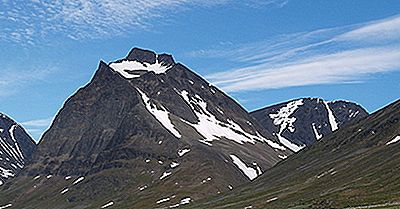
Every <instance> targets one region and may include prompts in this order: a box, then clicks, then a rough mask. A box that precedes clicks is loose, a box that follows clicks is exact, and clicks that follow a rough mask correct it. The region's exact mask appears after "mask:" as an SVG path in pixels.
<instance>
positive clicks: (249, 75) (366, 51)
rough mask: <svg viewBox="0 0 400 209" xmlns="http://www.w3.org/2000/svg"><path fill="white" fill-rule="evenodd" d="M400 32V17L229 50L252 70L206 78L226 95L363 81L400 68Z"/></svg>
mask: <svg viewBox="0 0 400 209" xmlns="http://www.w3.org/2000/svg"><path fill="white" fill-rule="evenodd" d="M399 28H400V17H399V16H395V17H391V18H387V19H383V20H378V21H374V22H368V23H364V24H358V25H352V26H343V27H338V28H328V29H322V30H317V31H312V32H307V33H298V34H295V35H290V34H289V35H286V37H288V38H278V40H277V41H273V43H274V44H269V45H268V42H267V43H265V44H266V45H267V46H265V47H263V46H258V48H253V49H255V50H254V51H252V48H251V47H243V48H238V49H239V50H233V51H232V52H229V53H231V54H235V53H236V58H237V57H239V59H238V61H239V62H244V63H249V64H250V66H247V67H242V68H238V69H232V70H226V71H223V72H218V73H214V74H210V75H207V76H206V78H207V79H208V80H210V81H211V82H212V83H214V84H216V85H218V86H219V87H220V88H222V89H223V90H225V91H227V92H237V91H251V90H261V89H277V88H287V87H294V86H307V85H321V84H337V83H355V82H356V83H358V82H365V81H366V79H368V78H371V76H373V75H374V74H377V73H385V72H391V71H396V70H400V35H399V34H400V31H399V30H400V29H399ZM379 31H383V32H384V33H383V35H380V33H379ZM282 37H284V36H282ZM290 37H295V38H293V39H292V40H290ZM310 40H311V41H310ZM360 42H362V44H360ZM269 43H271V42H269ZM255 45H256V44H255ZM258 45H260V44H259V43H258ZM276 46H278V47H276ZM249 49H250V50H249ZM263 50H265V51H263ZM213 53H216V52H213Z"/></svg>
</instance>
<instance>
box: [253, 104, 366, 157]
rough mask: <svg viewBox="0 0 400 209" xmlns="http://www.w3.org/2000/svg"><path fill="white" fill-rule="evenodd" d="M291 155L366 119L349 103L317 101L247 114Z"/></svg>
mask: <svg viewBox="0 0 400 209" xmlns="http://www.w3.org/2000/svg"><path fill="white" fill-rule="evenodd" d="M250 114H251V116H253V117H254V118H255V119H256V120H258V122H259V123H260V124H261V125H262V126H263V127H264V128H266V129H267V130H268V131H270V132H272V133H273V134H274V135H275V136H276V138H277V139H278V140H279V141H280V142H282V143H283V144H285V145H286V146H287V147H289V148H290V149H291V150H292V151H295V152H297V151H299V150H301V149H302V148H304V147H305V146H308V145H311V144H313V143H315V142H316V141H318V140H319V139H321V138H322V137H323V136H326V135H328V134H330V133H332V132H333V131H336V130H337V129H338V128H340V127H342V126H344V125H345V124H346V123H349V122H356V121H358V120H360V119H361V118H363V117H365V116H367V115H368V113H367V112H366V111H365V109H364V108H362V107H361V106H360V105H357V104H355V103H352V102H347V101H333V102H326V101H324V100H322V99H318V98H304V99H298V100H293V101H289V102H285V103H281V104H277V105H273V106H270V107H266V108H263V109H260V110H256V111H254V112H252V113H250Z"/></svg>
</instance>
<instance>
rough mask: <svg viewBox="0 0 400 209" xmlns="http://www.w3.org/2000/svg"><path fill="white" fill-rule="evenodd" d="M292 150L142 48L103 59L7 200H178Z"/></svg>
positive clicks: (251, 175)
mask: <svg viewBox="0 0 400 209" xmlns="http://www.w3.org/2000/svg"><path fill="white" fill-rule="evenodd" d="M291 153H292V152H291V151H290V150H289V149H287V148H286V147H285V146H283V145H282V144H281V143H279V142H278V141H276V140H275V139H274V136H272V134H270V133H268V132H266V131H265V130H264V129H263V128H262V127H261V126H260V125H258V123H257V122H256V121H255V120H254V119H253V118H252V117H251V116H250V115H249V114H248V113H247V112H246V111H245V110H244V109H243V108H242V107H241V106H240V105H238V104H237V103H236V102H235V101H234V100H232V99H231V98H229V97H228V96H227V95H225V94H224V93H223V92H221V91H220V90H218V89H217V88H216V87H214V86H211V85H210V84H209V83H208V82H207V81H205V80H204V79H202V78H201V77H199V76H198V75H196V74H195V73H193V72H192V71H191V70H189V69H188V68H186V67H185V66H184V65H182V64H179V63H175V61H174V60H173V58H172V57H171V56H170V55H166V54H161V55H157V54H155V53H154V52H151V51H147V50H142V49H137V48H135V49H133V50H132V51H131V52H130V53H129V54H128V56H127V57H126V58H125V59H122V60H118V61H116V62H113V63H110V64H106V63H104V62H101V63H100V65H99V68H98V70H97V72H96V73H95V75H94V77H93V79H92V80H91V81H90V82H89V84H87V85H86V86H85V87H83V88H81V89H79V90H78V92H77V93H76V94H75V95H73V96H72V97H71V98H69V99H68V100H67V101H66V102H65V104H64V106H63V107H62V109H61V110H60V111H59V113H58V114H57V116H56V118H55V120H54V122H53V124H52V125H51V127H50V129H49V130H48V131H47V132H46V133H45V134H44V135H43V137H42V139H41V141H40V143H39V146H38V150H37V152H35V154H34V156H33V157H32V162H31V163H30V164H29V165H28V166H27V167H26V169H24V172H23V175H21V176H20V177H18V179H17V180H16V181H13V182H12V184H10V185H8V187H7V188H6V189H4V190H3V191H1V192H0V193H1V195H0V196H1V197H0V203H4V204H8V203H10V204H13V205H15V207H18V208H41V207H42V208H43V207H50V208H99V207H101V206H104V205H107V204H111V202H112V205H113V208H162V207H170V206H175V207H178V206H181V205H184V204H188V203H191V201H193V200H197V199H200V198H203V197H207V196H210V195H219V194H222V193H225V192H227V191H229V190H231V189H233V188H235V187H236V186H238V185H240V184H243V183H246V182H250V181H251V180H253V179H255V178H256V177H258V176H259V175H261V174H262V173H264V172H265V171H266V170H268V169H269V168H271V167H272V166H273V165H275V164H276V163H277V162H278V161H280V160H281V159H282V158H286V156H288V155H290V154H291ZM17 191H18V192H17ZM3 194H5V195H3Z"/></svg>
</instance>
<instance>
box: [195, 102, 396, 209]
mask: <svg viewBox="0 0 400 209" xmlns="http://www.w3.org/2000/svg"><path fill="white" fill-rule="evenodd" d="M399 121H400V102H399V101H397V102H396V103H394V104H392V105H390V106H388V107H387V108H384V109H383V110H381V111H378V112H376V113H374V114H373V115H371V116H369V117H367V118H365V119H364V120H362V121H360V122H359V123H357V124H352V125H349V126H347V127H346V128H343V129H340V130H339V131H337V132H335V133H333V134H331V135H329V136H327V137H326V138H324V139H323V140H322V141H321V142H319V143H316V144H315V145H314V146H312V147H310V148H306V149H305V150H303V151H301V152H300V153H298V154H296V155H293V156H291V157H289V158H288V159H287V160H285V161H283V162H281V163H279V164H278V165H277V166H275V167H274V168H272V169H271V170H270V171H269V172H267V173H266V174H265V175H263V176H261V177H260V178H259V179H257V180H256V181H254V182H252V183H251V184H249V185H248V186H245V187H243V188H241V189H238V190H235V191H234V192H232V193H230V194H228V195H225V196H223V197H216V198H211V199H207V200H204V201H202V202H200V203H198V204H197V205H191V206H190V207H189V208H244V207H247V206H250V205H251V206H253V207H252V208H344V207H349V206H358V205H370V204H379V203H387V202H397V201H400V144H392V145H389V146H388V145H386V143H387V142H388V141H390V140H391V139H393V138H394V136H396V135H399V134H400V122H399ZM391 207H397V206H391Z"/></svg>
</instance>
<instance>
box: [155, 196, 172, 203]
mask: <svg viewBox="0 0 400 209" xmlns="http://www.w3.org/2000/svg"><path fill="white" fill-rule="evenodd" d="M170 200H171V198H169V197H167V198H163V199H161V200H158V201H157V202H156V203H157V204H160V203H164V202H168V201H170Z"/></svg>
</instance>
